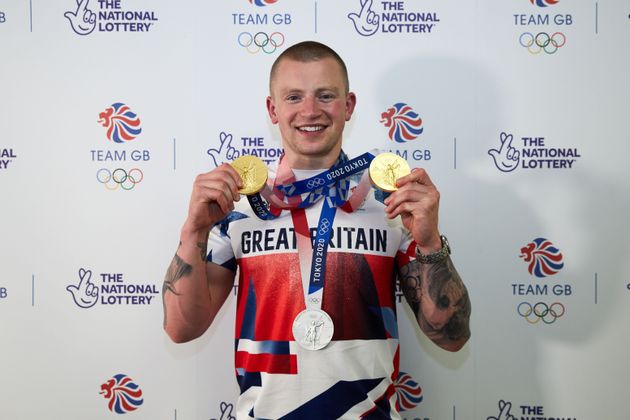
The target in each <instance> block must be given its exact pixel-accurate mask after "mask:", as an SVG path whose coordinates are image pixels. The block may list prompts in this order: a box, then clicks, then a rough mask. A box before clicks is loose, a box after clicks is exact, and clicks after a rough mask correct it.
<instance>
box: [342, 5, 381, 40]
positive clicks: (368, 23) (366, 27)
mask: <svg viewBox="0 0 630 420" xmlns="http://www.w3.org/2000/svg"><path fill="white" fill-rule="evenodd" d="M371 7H372V0H361V11H360V12H359V14H356V13H350V14H348V17H349V18H350V20H352V23H354V29H356V30H357V32H358V33H359V34H360V35H363V36H370V35H374V34H375V33H376V31H378V21H379V17H378V15H377V14H376V13H374V12H373V11H372V10H370V8H371Z"/></svg>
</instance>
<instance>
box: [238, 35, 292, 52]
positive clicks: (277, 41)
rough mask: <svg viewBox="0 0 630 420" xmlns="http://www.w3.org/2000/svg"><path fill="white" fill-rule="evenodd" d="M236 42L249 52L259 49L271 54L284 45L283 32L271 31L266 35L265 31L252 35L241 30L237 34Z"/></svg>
mask: <svg viewBox="0 0 630 420" xmlns="http://www.w3.org/2000/svg"><path fill="white" fill-rule="evenodd" d="M237 42H238V45H240V46H241V47H243V48H245V49H246V50H247V52H249V53H250V54H256V53H258V52H260V51H261V50H262V51H263V52H265V53H267V54H272V53H274V52H276V49H278V48H279V47H281V46H283V45H284V34H283V33H281V32H273V33H272V34H271V35H267V33H266V32H257V33H256V34H254V35H252V34H251V33H249V32H241V33H240V34H238V38H237Z"/></svg>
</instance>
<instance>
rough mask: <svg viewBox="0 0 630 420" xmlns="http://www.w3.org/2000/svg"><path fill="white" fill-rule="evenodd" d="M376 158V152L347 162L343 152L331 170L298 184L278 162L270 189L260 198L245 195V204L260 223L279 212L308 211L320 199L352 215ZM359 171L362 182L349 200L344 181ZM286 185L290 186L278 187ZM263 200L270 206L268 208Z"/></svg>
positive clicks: (257, 195)
mask: <svg viewBox="0 0 630 420" xmlns="http://www.w3.org/2000/svg"><path fill="white" fill-rule="evenodd" d="M376 154H377V151H376V150H372V151H370V152H366V153H363V154H362V155H360V156H358V157H356V158H354V159H351V160H348V158H347V156H346V154H345V153H343V151H342V152H341V155H340V156H339V159H337V162H336V163H335V165H333V166H332V167H331V168H330V169H328V170H326V171H323V172H321V173H319V174H317V175H315V176H312V177H310V178H306V179H303V180H301V181H295V177H294V176H293V173H292V172H291V171H290V169H289V168H285V165H282V162H281V164H280V165H279V168H278V176H277V177H276V179H275V180H274V185H273V187H269V185H266V186H265V188H264V189H263V191H262V194H260V193H258V194H253V195H248V196H247V200H248V201H249V204H250V206H251V208H252V210H254V213H256V216H258V217H259V218H260V219H262V220H271V219H275V218H276V217H278V216H279V215H280V212H281V211H282V209H294V208H307V207H310V206H311V205H313V204H315V203H316V202H317V201H319V200H320V199H321V198H322V197H327V198H330V199H331V203H332V205H333V206H334V207H340V208H342V209H343V210H344V211H347V212H353V211H354V210H356V209H357V208H358V207H359V205H360V204H361V202H362V201H363V199H364V198H365V196H366V195H367V193H368V191H369V189H370V186H371V185H370V181H369V174H368V172H367V171H366V169H367V168H368V167H369V166H370V163H371V162H372V160H373V159H374V158H375V156H376ZM361 171H364V172H363V176H362V178H361V181H360V182H359V185H358V186H357V187H356V189H355V191H354V193H353V194H352V195H351V196H350V198H348V193H349V189H350V181H349V180H348V179H347V178H349V177H351V176H352V175H354V174H356V173H359V172H361ZM289 173H290V175H289ZM286 181H289V183H287V184H284V185H283V184H280V183H282V182H286ZM304 194H307V195H306V197H302V195H304ZM262 197H264V198H265V199H266V200H267V202H268V203H269V204H270V207H269V208H267V205H266V204H265V201H264V200H263V199H262Z"/></svg>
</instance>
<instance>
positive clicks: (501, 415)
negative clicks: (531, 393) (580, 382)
mask: <svg viewBox="0 0 630 420" xmlns="http://www.w3.org/2000/svg"><path fill="white" fill-rule="evenodd" d="M497 405H498V407H497V408H496V410H495V412H494V414H496V415H492V416H489V417H486V420H538V419H540V420H554V419H557V420H560V419H562V420H576V419H577V418H578V417H575V416H567V415H566V414H564V413H563V414H562V415H561V416H560V417H558V415H548V414H547V413H545V407H544V406H542V405H529V404H521V403H517V404H514V405H513V404H512V402H511V401H505V400H499V403H498V404H497Z"/></svg>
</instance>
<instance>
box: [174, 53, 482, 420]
mask: <svg viewBox="0 0 630 420" xmlns="http://www.w3.org/2000/svg"><path fill="white" fill-rule="evenodd" d="M356 101H357V100H356V96H355V94H354V93H352V92H350V90H349V83H348V75H347V70H346V66H345V64H344V62H343V61H342V59H341V58H340V57H339V56H338V55H337V53H336V52H335V51H333V50H332V49H330V48H329V47H327V46H325V45H323V44H320V43H317V42H313V41H307V42H302V43H299V44H296V45H294V46H292V47H290V48H288V49H287V50H285V51H284V52H283V53H282V54H281V55H280V56H279V57H278V58H277V60H276V62H275V63H274V64H273V66H272V69H271V75H270V96H269V97H268V98H267V111H268V113H269V117H270V119H271V121H272V122H273V123H274V124H277V125H278V126H279V129H280V133H281V137H282V143H283V146H284V151H285V152H284V155H283V156H282V157H281V159H280V160H279V162H277V163H276V164H275V165H273V166H272V167H271V168H270V172H271V174H270V176H269V179H268V181H267V185H266V187H265V188H266V189H265V190H263V193H261V194H259V195H255V196H253V198H252V196H249V197H248V200H240V194H239V188H241V187H243V180H242V179H241V178H240V176H239V175H238V172H237V171H236V170H235V169H234V168H233V167H232V166H231V165H228V164H223V165H221V166H219V167H217V168H216V169H214V170H213V171H210V172H208V173H205V174H201V175H199V176H198V177H197V178H196V179H195V182H194V184H193V190H192V194H191V198H190V204H189V211H188V217H187V218H186V221H185V222H184V225H183V227H182V230H181V235H180V245H179V247H178V249H177V252H176V254H175V256H174V258H173V260H172V262H171V265H170V266H169V268H168V270H167V273H166V277H165V280H164V287H163V299H164V328H165V330H166V332H167V334H168V335H169V336H170V337H171V339H172V340H173V341H175V342H185V341H189V340H192V339H195V338H197V337H199V336H200V335H202V334H203V333H204V332H205V331H206V330H207V328H208V327H209V326H210V324H211V323H212V321H213V319H214V317H215V316H216V314H217V312H218V311H219V309H220V308H221V306H222V305H223V303H224V302H225V300H226V298H227V296H228V295H229V293H230V291H231V290H232V287H233V285H234V281H235V278H236V274H237V273H238V284H239V288H238V297H237V304H236V306H237V308H236V325H235V345H236V351H235V359H234V362H235V368H236V375H237V380H238V383H239V386H240V391H241V394H240V397H239V400H238V403H237V416H238V418H239V419H248V418H265V419H271V418H274V419H277V418H283V419H336V418H344V419H356V418H382V419H390V418H391V419H398V418H400V415H399V413H398V408H397V406H396V393H395V387H394V381H395V379H396V378H397V374H398V361H399V342H398V328H397V315H396V302H395V289H396V282H397V281H399V282H400V285H401V288H402V290H403V291H404V293H405V297H406V300H407V302H408V304H409V305H410V306H411V308H412V309H413V311H414V313H415V315H416V318H417V323H418V326H419V328H420V329H421V330H422V331H423V332H424V333H425V334H426V335H427V336H428V337H429V338H430V339H431V340H433V342H435V343H436V344H437V345H438V346H440V347H442V348H444V349H446V350H449V351H457V350H459V349H460V348H461V347H462V346H463V345H464V344H465V343H466V341H467V340H468V338H469V337H470V330H469V317H470V310H471V306H470V300H469V298H468V293H467V290H466V287H465V286H464V284H463V282H462V280H461V279H460V277H459V275H458V273H457V271H456V270H455V268H454V266H453V264H452V262H451V259H450V247H449V244H448V242H447V240H446V238H445V237H444V236H443V235H440V232H439V230H438V210H439V193H438V191H437V189H436V188H435V186H434V185H433V183H432V182H431V179H430V178H429V176H428V174H427V173H426V172H425V171H424V170H423V169H417V168H416V169H414V170H413V171H411V173H410V174H408V175H406V176H402V177H400V178H398V180H397V182H396V189H395V191H393V192H392V193H391V194H390V195H388V196H387V198H385V196H384V195H383V194H382V193H381V192H376V191H375V190H374V189H372V188H371V185H370V181H369V177H368V176H365V175H364V176H361V175H360V174H348V176H346V175H345V172H348V171H347V169H350V168H356V167H360V166H361V164H362V162H363V160H365V159H372V158H374V156H372V155H371V154H369V153H368V154H365V155H362V156H360V157H358V158H356V159H353V160H348V158H347V156H346V155H345V154H344V153H343V151H342V137H343V130H344V126H345V123H346V121H348V120H350V118H351V117H352V114H353V112H354V109H355V105H356ZM321 179H328V180H331V179H332V180H334V181H330V183H327V182H321V183H318V182H319V180H321ZM302 180H303V181H304V182H301V181H302ZM308 184H312V185H311V186H313V185H315V187H316V188H315V187H314V188H311V189H304V190H302V187H303V186H304V185H308ZM290 191H297V193H295V194H291V193H289V192H290ZM262 197H264V199H265V202H266V204H264V205H261V202H262V201H263V200H262ZM246 201H249V203H247V202H246Z"/></svg>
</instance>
